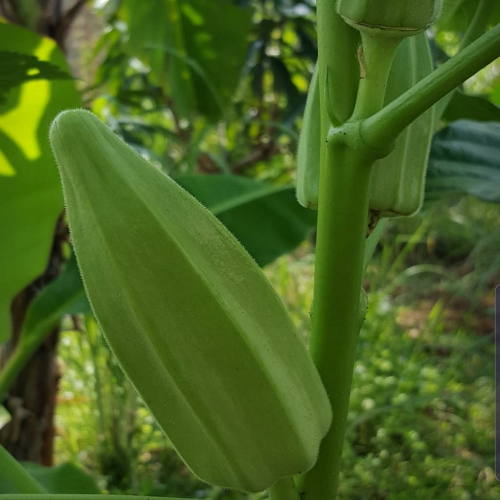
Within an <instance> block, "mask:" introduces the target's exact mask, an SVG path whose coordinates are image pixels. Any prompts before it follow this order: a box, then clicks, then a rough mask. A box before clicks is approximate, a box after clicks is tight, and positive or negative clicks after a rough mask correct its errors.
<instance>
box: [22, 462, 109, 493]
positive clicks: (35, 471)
mask: <svg viewBox="0 0 500 500" xmlns="http://www.w3.org/2000/svg"><path fill="white" fill-rule="evenodd" d="M23 467H24V468H25V469H26V470H27V471H28V472H29V473H30V475H31V476H33V477H34V478H35V479H36V480H37V481H38V482H39V483H40V484H41V485H42V486H43V487H44V488H45V489H46V490H47V492H48V493H54V494H57V493H82V494H88V495H92V494H98V493H100V491H99V488H98V487H97V485H96V484H95V481H94V480H93V479H92V477H90V476H89V475H88V474H86V473H85V472H83V471H82V470H81V469H79V468H78V467H77V466H76V465H73V464H69V463H65V464H61V465H57V466H56V467H42V466H41V465H38V464H33V463H25V464H23Z"/></svg>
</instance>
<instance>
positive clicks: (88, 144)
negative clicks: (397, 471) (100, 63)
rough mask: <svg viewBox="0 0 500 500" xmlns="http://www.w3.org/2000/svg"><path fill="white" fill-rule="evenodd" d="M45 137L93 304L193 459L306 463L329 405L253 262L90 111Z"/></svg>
mask: <svg viewBox="0 0 500 500" xmlns="http://www.w3.org/2000/svg"><path fill="white" fill-rule="evenodd" d="M50 138H51V142H52V146H53V149H54V153H55V156H56V159H57V163H58V165H59V168H60V172H61V177H62V183H63V189H64V196H65V201H66V209H67V215H68V219H69V225H70V229H71V235H72V240H73V245H74V248H75V252H76V256H77V259H78V263H79V266H80V269H81V272H82V277H83V280H84V284H85V289H86V291H87V294H88V297H89V300H90V303H91V305H92V308H93V311H94V313H95V316H96V318H97V320H98V322H99V324H100V326H101V328H102V329H103V331H104V333H105V335H106V338H107V339H108V342H109V344H110V346H111V348H112V350H113V352H114V353H115V354H116V356H117V358H118V360H119V361H120V363H121V365H122V367H123V369H124V370H125V372H126V373H127V374H128V376H129V377H130V379H131V381H132V382H133V384H134V385H135V387H136V388H137V390H138V391H139V393H140V394H141V396H142V397H143V399H144V401H145V403H146V404H147V405H148V406H149V408H150V409H151V411H152V413H153V414H154V415H155V417H156V419H157V420H158V422H159V424H160V425H161V426H162V428H163V429H164V430H165V432H166V434H167V435H168V436H169V438H170V439H171V441H172V443H173V444H174V446H175V447H176V449H177V451H178V452H179V454H180V455H181V456H182V458H183V459H184V460H185V461H186V463H187V464H188V465H189V467H190V468H191V469H192V470H193V472H194V473H195V474H196V475H197V476H199V477H200V478H201V479H203V480H205V481H207V482H209V483H213V484H217V485H220V486H223V487H228V488H235V489H240V490H244V491H260V490H263V489H265V488H267V487H269V486H271V485H272V484H273V483H274V482H276V481H277V480H278V479H280V478H281V477H284V476H291V475H294V474H299V473H302V472H305V471H306V470H307V469H309V468H310V467H311V466H312V465H313V464H314V462H315V461H316V458H317V454H318V449H319V444H320V441H321V439H322V438H323V436H324V435H325V434H326V432H327V430H328V427H329V425H330V420H331V409H330V405H329V402H328V399H327V396H326V393H325V390H324V388H323V386H322V384H321V381H320V378H319V376H318V373H317V371H316V369H315V367H314V365H313V363H312V361H311V359H310V357H309V355H308V353H307V351H306V348H305V345H304V343H303V341H302V339H301V338H300V337H299V335H298V334H297V332H296V330H295V329H294V327H293V325H292V323H291V320H290V318H289V317H288V315H287V314H286V312H285V310H284V308H283V306H282V304H281V302H280V299H279V298H278V297H277V295H276V294H275V292H274V290H273V289H272V287H271V286H270V284H269V283H268V282H267V280H266V279H265V278H264V276H263V274H262V273H261V271H260V269H259V267H258V266H257V265H256V264H255V262H254V261H253V260H252V259H251V257H250V256H249V255H248V254H247V253H246V251H245V250H244V249H243V248H242V247H241V245H240V244H239V243H238V242H237V241H236V239H235V238H234V237H233V236H232V235H231V234H230V233H229V232H228V231H227V230H226V229H225V228H224V227H223V226H222V224H221V223H220V222H219V221H218V220H217V219H216V218H215V217H214V216H213V215H212V214H211V213H210V212H208V210H206V209H205V208H204V207H203V206H202V205H201V204H200V203H198V202H197V201H196V200H195V199H194V198H192V197H191V196H190V195H189V194H188V193H187V192H186V191H184V190H183V189H182V188H180V187H179V186H178V185H177V184H176V183H175V182H174V181H172V180H171V179H170V178H168V177H167V176H166V175H164V174H163V173H161V172H159V171H158V170H157V169H155V168H154V167H152V166H151V165H150V164H148V163H147V162H146V161H145V160H144V159H142V158H141V157H140V156H139V155H138V154H137V153H135V152H134V151H133V150H132V149H131V148H129V147H128V146H127V145H126V144H125V143H124V142H122V141H121V140H120V139H119V138H118V137H116V136H115V135H114V134H113V133H112V132H111V131H110V130H109V129H108V128H107V127H105V126H104V125H103V124H102V123H101V122H100V121H99V120H98V119H97V118H96V117H95V116H93V115H92V114H90V113H88V112H85V111H68V112H65V113H62V114H61V115H59V117H58V118H57V119H56V120H55V122H54V124H53V126H52V129H51V133H50Z"/></svg>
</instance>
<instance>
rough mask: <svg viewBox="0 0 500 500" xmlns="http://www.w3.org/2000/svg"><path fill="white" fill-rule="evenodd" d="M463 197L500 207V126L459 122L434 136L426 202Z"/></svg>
mask: <svg viewBox="0 0 500 500" xmlns="http://www.w3.org/2000/svg"><path fill="white" fill-rule="evenodd" d="M463 193H468V194H472V195H474V196H477V197H479V198H481V199H483V200H486V201H492V202H496V203H500V123H493V122H490V123H480V122H473V121H468V120H460V121H458V122H455V123H453V124H451V125H450V126H449V127H447V128H445V129H443V130H442V131H440V132H439V133H437V134H436V135H435V136H434V140H433V143H432V148H431V155H430V160H429V168H428V170H427V186H426V199H427V200H428V201H431V200H435V199H440V198H442V197H443V196H445V195H452V194H463Z"/></svg>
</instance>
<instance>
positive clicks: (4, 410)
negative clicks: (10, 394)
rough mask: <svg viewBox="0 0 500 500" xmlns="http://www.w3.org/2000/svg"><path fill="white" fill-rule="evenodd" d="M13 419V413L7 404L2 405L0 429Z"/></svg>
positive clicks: (0, 406)
mask: <svg viewBox="0 0 500 500" xmlns="http://www.w3.org/2000/svg"><path fill="white" fill-rule="evenodd" d="M11 420H12V416H11V414H10V413H9V412H8V410H7V408H5V406H3V405H0V430H1V429H2V428H3V427H5V426H6V425H7V424H8V423H9V422H10V421H11Z"/></svg>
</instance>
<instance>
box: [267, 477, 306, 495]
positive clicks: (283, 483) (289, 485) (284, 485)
mask: <svg viewBox="0 0 500 500" xmlns="http://www.w3.org/2000/svg"><path fill="white" fill-rule="evenodd" d="M269 500H300V497H299V493H298V491H297V488H296V486H295V482H294V481H293V477H284V478H283V479H280V480H279V481H278V482H276V483H275V484H273V485H272V486H271V487H270V488H269Z"/></svg>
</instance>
